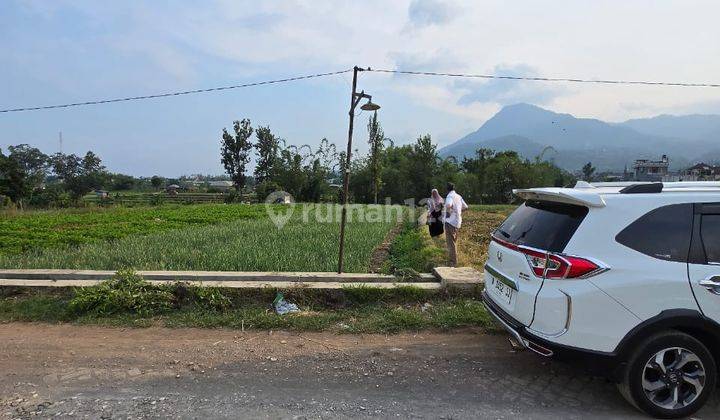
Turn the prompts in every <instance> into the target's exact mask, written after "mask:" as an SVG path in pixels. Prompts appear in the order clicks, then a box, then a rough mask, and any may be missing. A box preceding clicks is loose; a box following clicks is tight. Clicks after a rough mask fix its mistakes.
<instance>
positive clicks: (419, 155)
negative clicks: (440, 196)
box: [406, 134, 444, 200]
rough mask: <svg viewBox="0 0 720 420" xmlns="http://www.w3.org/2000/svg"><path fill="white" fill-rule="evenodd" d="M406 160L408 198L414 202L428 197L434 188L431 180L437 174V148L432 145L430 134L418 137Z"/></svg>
mask: <svg viewBox="0 0 720 420" xmlns="http://www.w3.org/2000/svg"><path fill="white" fill-rule="evenodd" d="M408 158H409V160H410V162H409V164H410V165H409V170H410V172H409V173H407V174H406V176H407V177H408V178H409V180H410V183H411V185H412V189H411V191H410V192H411V193H412V195H410V197H412V198H414V199H415V200H421V199H423V198H425V197H429V196H430V190H432V189H433V187H435V186H434V185H433V179H434V178H435V176H436V174H437V173H438V154H437V146H436V145H434V144H433V142H432V138H431V137H430V134H426V135H424V136H421V137H418V139H417V140H416V141H415V144H413V146H412V151H411V152H410V156H408ZM443 187H444V186H441V188H439V189H441V190H442V188H443Z"/></svg>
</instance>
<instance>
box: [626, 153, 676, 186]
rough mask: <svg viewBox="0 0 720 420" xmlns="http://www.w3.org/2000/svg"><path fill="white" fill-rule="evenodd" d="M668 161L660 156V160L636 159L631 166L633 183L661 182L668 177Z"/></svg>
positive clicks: (665, 157)
mask: <svg viewBox="0 0 720 420" xmlns="http://www.w3.org/2000/svg"><path fill="white" fill-rule="evenodd" d="M668 166H670V160H669V159H668V157H667V155H662V158H661V159H660V160H648V159H637V160H635V163H634V164H633V170H634V172H635V173H634V178H635V181H662V180H663V178H664V177H667V176H668Z"/></svg>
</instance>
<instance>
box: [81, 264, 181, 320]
mask: <svg viewBox="0 0 720 420" xmlns="http://www.w3.org/2000/svg"><path fill="white" fill-rule="evenodd" d="M174 302H175V297H174V295H173V293H172V292H171V290H170V288H169V287H167V286H155V285H152V284H150V283H148V282H147V281H145V280H144V279H143V278H142V277H141V276H139V275H137V274H135V273H134V272H132V271H118V272H117V274H116V275H115V276H114V277H113V278H112V279H111V280H108V281H105V282H102V283H100V284H98V285H97V286H91V287H83V288H78V289H77V290H76V291H75V296H74V297H73V298H72V299H71V300H70V303H69V305H68V308H69V310H70V311H71V312H73V313H75V314H78V315H81V314H91V315H113V314H118V313H128V312H129V313H135V314H138V315H140V316H151V315H155V314H159V313H162V312H166V311H168V310H170V309H172V308H173V307H174V306H175V305H174Z"/></svg>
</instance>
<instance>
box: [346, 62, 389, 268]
mask: <svg viewBox="0 0 720 420" xmlns="http://www.w3.org/2000/svg"><path fill="white" fill-rule="evenodd" d="M365 70H366V69H363V68H361V67H358V66H355V67H354V68H353V81H352V95H351V96H350V112H349V113H348V114H349V115H350V123H349V124H348V142H347V153H346V154H345V174H344V176H343V207H342V217H341V219H340V255H339V256H338V274H340V273H342V272H343V254H344V251H345V222H346V220H347V208H348V189H349V188H350V154H351V153H352V135H353V122H354V120H355V107H357V105H358V104H359V103H360V101H361V100H363V99H367V102H366V103H364V104H363V105H362V106H360V109H361V110H363V111H377V110H378V109H380V105H378V104H376V103H373V101H372V96H371V95H368V94H366V93H365V91H364V90H363V91H361V92H359V93H358V92H357V75H358V72H361V71H365Z"/></svg>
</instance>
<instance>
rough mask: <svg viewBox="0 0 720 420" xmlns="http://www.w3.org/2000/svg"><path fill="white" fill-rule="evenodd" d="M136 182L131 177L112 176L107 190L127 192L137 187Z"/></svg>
mask: <svg viewBox="0 0 720 420" xmlns="http://www.w3.org/2000/svg"><path fill="white" fill-rule="evenodd" d="M137 183H138V180H137V179H135V177H134V176H132V175H125V174H112V178H111V180H110V185H109V189H111V190H113V191H127V190H131V189H133V187H135V185H137Z"/></svg>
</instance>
